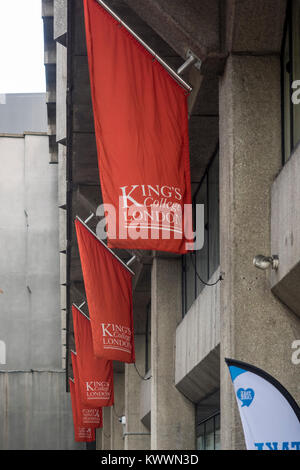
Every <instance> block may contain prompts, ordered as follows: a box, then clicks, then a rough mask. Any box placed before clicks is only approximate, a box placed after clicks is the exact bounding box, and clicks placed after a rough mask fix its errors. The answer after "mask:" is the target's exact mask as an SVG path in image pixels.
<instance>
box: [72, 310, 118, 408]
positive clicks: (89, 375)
mask: <svg viewBox="0 0 300 470" xmlns="http://www.w3.org/2000/svg"><path fill="white" fill-rule="evenodd" d="M72 314H73V327H74V337H75V345H76V352H77V367H78V376H79V388H80V397H81V401H82V403H83V404H84V405H88V406H93V407H95V408H100V407H101V408H102V407H104V406H112V405H113V404H114V388H113V364H112V361H110V360H106V359H105V358H97V357H96V356H95V354H94V350H93V340H92V331H91V322H90V320H89V319H88V318H87V317H86V316H85V315H84V314H83V313H82V312H81V311H80V310H79V309H78V308H77V307H76V306H75V305H73V306H72Z"/></svg>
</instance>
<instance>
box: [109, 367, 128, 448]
mask: <svg viewBox="0 0 300 470" xmlns="http://www.w3.org/2000/svg"><path fill="white" fill-rule="evenodd" d="M124 382H125V378H124V372H123V373H116V372H115V373H114V395H115V405H114V407H113V408H112V413H111V449H112V450H124V439H123V425H122V423H121V422H120V420H119V418H120V417H121V416H123V415H124V413H125V408H124V386H125V384H124Z"/></svg>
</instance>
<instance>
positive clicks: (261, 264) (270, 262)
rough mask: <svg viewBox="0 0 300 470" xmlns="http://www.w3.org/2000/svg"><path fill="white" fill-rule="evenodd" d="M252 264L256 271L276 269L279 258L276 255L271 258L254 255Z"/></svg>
mask: <svg viewBox="0 0 300 470" xmlns="http://www.w3.org/2000/svg"><path fill="white" fill-rule="evenodd" d="M253 264H254V266H255V267H256V268H258V269H263V270H265V269H268V268H272V269H278V265H279V258H278V256H277V255H272V256H264V255H256V256H254V258H253Z"/></svg>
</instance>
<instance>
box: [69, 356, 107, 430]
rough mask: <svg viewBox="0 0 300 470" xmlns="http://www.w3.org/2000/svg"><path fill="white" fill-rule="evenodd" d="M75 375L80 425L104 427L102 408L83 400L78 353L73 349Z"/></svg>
mask: <svg viewBox="0 0 300 470" xmlns="http://www.w3.org/2000/svg"><path fill="white" fill-rule="evenodd" d="M71 358H72V367H73V376H74V383H75V401H76V407H77V419H78V424H79V426H82V427H87V428H88V427H90V428H102V425H103V422H102V408H95V407H91V406H86V405H84V404H83V403H82V401H81V394H80V380H79V374H78V366H77V354H76V353H74V352H73V351H71Z"/></svg>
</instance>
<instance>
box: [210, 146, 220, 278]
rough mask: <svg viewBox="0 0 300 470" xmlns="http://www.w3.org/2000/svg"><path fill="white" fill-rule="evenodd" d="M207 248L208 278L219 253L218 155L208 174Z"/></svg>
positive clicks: (214, 266) (218, 261)
mask: <svg viewBox="0 0 300 470" xmlns="http://www.w3.org/2000/svg"><path fill="white" fill-rule="evenodd" d="M208 223H209V227H208V237H209V242H208V247H209V256H208V259H209V273H208V277H209V278H210V277H211V276H212V275H213V273H214V272H215V271H216V269H217V268H218V266H219V264H220V253H219V232H220V230H219V154H218V155H216V156H215V158H214V161H213V162H212V164H211V167H210V169H209V172H208Z"/></svg>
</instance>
